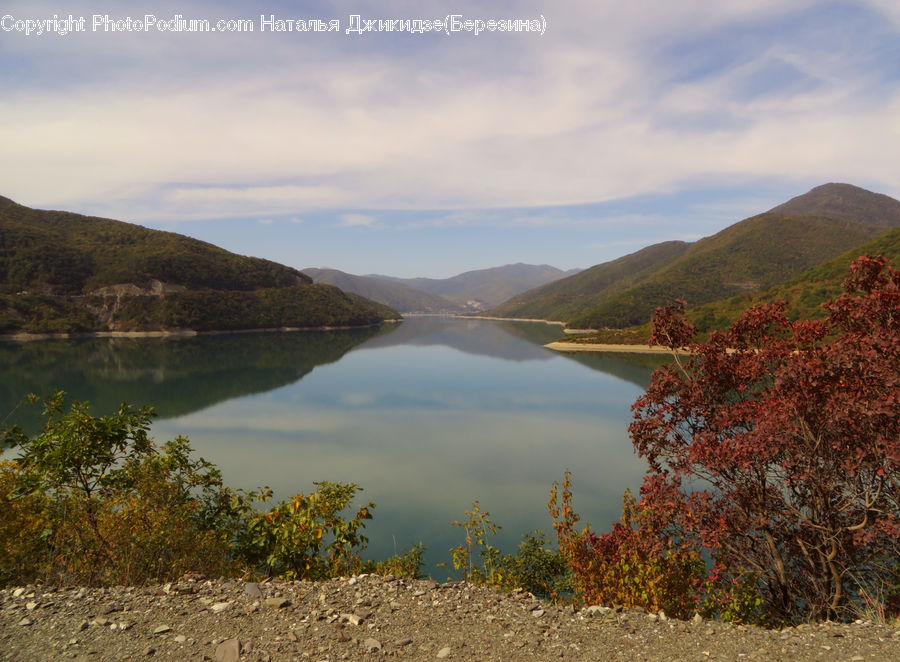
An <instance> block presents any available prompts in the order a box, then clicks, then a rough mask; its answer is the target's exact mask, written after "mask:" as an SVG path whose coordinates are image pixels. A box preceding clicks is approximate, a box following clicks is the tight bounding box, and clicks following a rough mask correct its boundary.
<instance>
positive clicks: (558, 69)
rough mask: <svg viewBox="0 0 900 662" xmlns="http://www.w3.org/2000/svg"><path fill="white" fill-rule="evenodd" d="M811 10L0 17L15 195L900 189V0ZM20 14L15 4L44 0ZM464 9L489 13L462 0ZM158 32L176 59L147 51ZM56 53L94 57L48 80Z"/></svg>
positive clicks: (268, 203) (303, 210) (694, 3)
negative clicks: (239, 31) (112, 29)
mask: <svg viewBox="0 0 900 662" xmlns="http://www.w3.org/2000/svg"><path fill="white" fill-rule="evenodd" d="M820 4H821V3H815V2H811V1H810V2H792V3H787V4H785V3H783V2H776V1H775V0H771V1H770V0H758V1H755V2H742V3H721V2H712V1H711V0H710V1H702V0H691V1H688V2H681V3H666V2H662V1H659V2H656V1H650V0H648V1H647V2H641V3H633V5H629V6H624V5H621V3H616V5H615V9H614V10H613V5H612V4H611V3H596V2H587V0H584V1H573V2H571V3H566V4H565V5H558V6H554V7H552V8H550V7H541V6H540V3H537V2H521V3H510V4H509V5H508V8H507V9H506V10H505V11H504V12H503V13H504V15H505V14H514V15H518V14H523V15H526V16H527V15H530V14H531V13H534V12H537V13H541V12H544V13H546V14H547V17H548V20H549V22H550V29H549V30H548V32H547V34H546V35H544V36H543V37H541V36H538V35H533V34H520V35H505V36H503V37H501V36H499V35H496V34H494V35H481V36H479V37H478V38H477V40H476V39H475V38H474V37H471V38H466V37H465V36H463V35H456V36H453V37H452V38H447V39H445V38H443V37H435V36H434V35H430V36H425V35H418V36H415V38H413V36H411V35H405V36H403V35H388V34H384V35H369V36H367V37H366V38H365V39H363V38H361V37H352V36H348V35H346V34H343V33H341V34H331V35H329V34H322V35H312V34H309V35H305V36H303V38H302V39H301V38H298V36H297V35H291V36H290V39H287V38H283V37H279V36H277V35H271V34H265V35H263V34H260V33H256V34H254V35H248V36H247V37H246V38H238V37H234V36H226V35H218V36H214V35H188V34H184V35H175V36H167V37H165V42H163V37H160V36H157V35H131V37H133V38H131V39H130V40H123V39H118V38H117V39H112V38H108V36H104V35H83V36H84V37H85V38H84V39H81V40H80V41H78V40H77V39H70V40H68V41H67V40H65V39H43V40H41V41H40V42H38V41H37V40H32V41H26V40H25V39H24V38H23V39H18V38H15V39H13V38H12V37H13V36H12V35H7V34H6V33H4V34H3V35H2V38H3V40H4V47H5V49H6V51H8V52H9V54H10V56H11V60H10V61H12V62H19V63H20V66H21V67H22V69H20V70H18V74H17V75H13V74H11V73H7V74H6V75H4V76H2V80H3V81H4V82H5V83H7V84H6V85H5V89H4V95H3V98H2V100H0V143H2V144H3V145H4V153H5V154H7V155H9V158H6V159H4V164H3V165H0V176H2V179H3V181H4V190H3V191H2V193H3V194H5V195H10V196H11V197H13V198H15V199H17V200H19V201H20V202H23V203H25V204H32V205H36V206H47V205H53V206H56V207H69V208H79V209H84V210H89V211H91V212H92V213H102V214H107V215H113V216H117V217H121V218H129V219H138V220H140V219H159V220H166V219H169V220H190V219H201V218H202V219H205V218H217V217H226V216H232V217H234V216H240V215H248V216H251V217H266V216H276V215H299V214H307V213H310V212H319V211H322V210H335V211H336V213H339V212H340V211H343V210H347V209H366V210H380V209H384V210H387V209H396V210H446V211H448V212H450V213H447V214H444V215H442V216H441V217H440V218H434V219H424V220H422V221H420V224H421V225H422V226H427V225H432V226H435V225H440V224H444V226H446V225H453V224H457V225H464V224H473V225H474V224H477V223H480V222H484V221H486V222H491V218H490V216H489V215H487V214H486V212H485V214H482V216H481V218H480V219H479V218H474V217H466V216H465V213H466V210H470V209H473V208H474V209H482V210H503V209H508V208H511V207H512V208H516V209H519V210H521V209H523V208H527V207H537V206H543V207H552V206H564V205H577V204H590V203H596V202H603V201H609V200H616V199H623V198H627V197H629V196H637V195H641V194H645V193H647V192H655V193H665V192H674V191H677V190H680V189H683V188H684V187H686V186H689V185H696V183H697V182H703V181H716V180H718V179H720V178H723V177H725V178H728V177H733V178H742V179H744V180H751V179H754V178H759V177H768V178H773V179H779V178H781V179H788V180H796V179H798V178H799V179H802V180H803V181H804V182H805V181H810V180H812V181H816V180H822V181H832V180H844V181H853V182H868V183H872V184H879V186H878V188H879V189H880V190H882V191H884V192H887V193H894V192H896V191H897V186H898V185H897V184H896V182H898V181H900V162H898V161H897V160H896V159H895V158H893V157H892V155H893V153H894V152H895V151H896V150H895V149H892V148H891V146H896V145H897V144H898V143H900V127H898V125H897V122H896V117H897V116H898V111H900V91H898V87H900V86H898V84H897V83H898V80H897V79H898V76H900V71H897V70H896V64H895V63H892V62H887V60H888V59H889V58H886V57H885V55H884V53H890V52H892V51H891V50H890V48H889V45H890V44H891V43H895V42H896V39H897V38H898V36H900V35H898V34H897V30H898V27H897V26H898V23H896V22H895V23H890V22H883V24H879V25H875V23H873V21H872V19H871V16H872V11H873V9H872V8H873V7H874V8H875V10H878V11H883V12H885V15H888V16H891V17H895V16H896V12H893V11H892V10H891V7H892V5H891V4H890V3H888V2H879V1H878V0H871V2H870V3H868V4H866V3H846V4H844V5H841V6H842V7H845V9H844V10H842V11H843V12H844V13H842V14H836V15H833V14H829V13H828V11H830V10H829V9H828V8H821V7H820ZM788 5H789V6H788ZM85 6H86V5H85ZM27 7H28V5H21V6H20V7H18V8H17V11H19V12H25V11H31V12H32V13H34V12H36V11H38V10H37V9H34V10H29V9H27ZM362 7H363V8H364V9H365V10H366V11H369V13H370V14H371V15H373V16H375V17H378V16H381V17H384V16H391V15H399V16H403V15H405V14H406V13H409V12H411V11H413V10H412V9H410V5H409V4H408V3H401V2H397V3H381V4H378V3H372V4H369V5H362ZM239 8H240V5H235V6H234V7H232V9H231V10H230V11H238V9H239ZM288 8H289V7H288V5H284V6H283V7H281V9H284V10H285V11H287V10H288ZM96 11H100V10H99V9H97V10H95V9H91V10H90V11H89V12H88V13H92V12H96ZM110 11H112V10H110ZM222 11H223V10H221V9H218V8H217V7H216V6H214V5H212V4H201V5H199V6H198V8H197V9H196V10H195V9H194V8H193V7H192V13H196V14H197V15H200V16H202V15H204V14H208V15H210V16H218V15H219V14H221V13H222ZM273 11H275V10H274V9H273ZM835 11H836V10H835ZM360 12H363V9H360ZM423 12H425V10H424V9H420V8H419V6H418V5H417V6H416V9H415V13H416V15H419V14H421V13H423ZM460 12H462V13H468V14H469V15H473V16H478V15H480V14H484V13H485V10H484V9H483V6H482V5H479V4H477V3H474V2H464V3H461V4H460ZM276 13H277V11H276ZM335 13H336V14H337V15H339V16H342V14H340V12H335ZM425 13H427V12H425ZM51 15H52V12H51ZM804 25H809V26H810V28H809V29H808V30H805V29H803V26H804ZM845 25H847V26H849V27H852V28H853V31H850V29H849V27H847V28H845V27H844V26H845ZM819 33H821V34H824V35H826V37H827V39H825V40H824V41H822V40H821V38H820V37H817V34H819ZM75 37H78V36H77V35H75ZM369 37H372V38H371V39H369ZM79 38H80V37H79ZM240 39H245V41H240ZM162 43H165V44H166V47H167V49H169V50H168V51H167V53H168V54H166V55H163V56H159V57H157V56H155V55H154V56H153V57H151V52H154V51H155V50H159V47H160V45H161V44H162ZM251 43H252V44H253V45H254V48H253V49H240V48H236V44H245V45H246V44H251ZM879 49H881V50H879ZM885 49H887V50H885ZM54 53H65V54H66V57H65V58H64V60H65V62H67V66H69V65H71V66H72V67H73V68H77V69H78V70H79V71H81V72H86V73H82V74H80V75H79V76H74V75H70V76H66V77H60V78H54V76H57V75H58V74H55V73H54V70H53V66H55V65H53V66H51V65H52V64H53V63H55V62H57V61H58V58H55V57H53V55H54ZM113 53H115V54H116V57H115V58H113V57H110V56H111V54H113ZM879 53H881V55H879ZM186 62H187V63H188V65H187V66H186V65H185V63H186ZM21 63H24V64H21ZM301 65H302V66H301ZM32 70H33V72H32ZM26 72H31V73H34V78H33V79H31V78H29V75H27V74H26ZM29 80H32V81H38V80H39V81H40V85H37V84H35V83H29V82H28V81H29ZM63 108H64V109H65V112H61V111H60V109H63ZM516 213H517V215H518V218H519V220H520V221H521V222H523V223H530V224H540V223H547V224H551V223H553V222H554V221H553V216H552V215H549V216H548V215H544V216H531V215H528V214H523V213H521V212H516ZM375 222H376V221H375V218H374V217H373V216H368V215H365V214H345V215H343V216H341V217H340V225H341V226H345V227H347V226H366V227H372V226H373V225H374V224H375ZM410 226H412V223H411V224H410Z"/></svg>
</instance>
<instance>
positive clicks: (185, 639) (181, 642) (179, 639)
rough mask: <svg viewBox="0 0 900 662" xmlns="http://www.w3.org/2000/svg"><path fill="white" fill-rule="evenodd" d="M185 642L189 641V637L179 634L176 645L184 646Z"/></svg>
mask: <svg viewBox="0 0 900 662" xmlns="http://www.w3.org/2000/svg"><path fill="white" fill-rule="evenodd" d="M185 641H187V637H185V636H184V635H183V634H179V635H178V636H177V637H175V643H176V644H183V643H184V642H185Z"/></svg>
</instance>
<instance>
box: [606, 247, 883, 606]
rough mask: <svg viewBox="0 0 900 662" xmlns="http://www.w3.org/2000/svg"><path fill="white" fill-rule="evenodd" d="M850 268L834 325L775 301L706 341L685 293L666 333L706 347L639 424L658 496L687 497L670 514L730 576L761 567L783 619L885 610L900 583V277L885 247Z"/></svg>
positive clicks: (671, 373)
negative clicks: (797, 317) (690, 316)
mask: <svg viewBox="0 0 900 662" xmlns="http://www.w3.org/2000/svg"><path fill="white" fill-rule="evenodd" d="M850 270H851V273H850V276H849V277H848V278H847V279H846V281H845V284H844V287H845V294H843V295H842V296H840V297H839V298H838V299H836V300H834V301H832V302H830V303H828V304H824V305H825V307H826V308H827V310H828V311H829V315H828V317H827V319H826V320H824V321H797V322H792V321H789V320H788V319H787V317H786V316H785V305H784V303H783V302H782V303H776V304H771V305H760V306H756V307H753V308H751V309H749V310H747V311H746V312H745V313H744V315H743V316H742V317H741V318H740V319H739V320H738V321H737V322H735V323H734V324H733V325H732V326H731V328H730V329H729V330H728V331H726V332H713V334H712V335H711V337H710V339H709V342H707V343H705V344H695V345H692V344H690V341H691V337H692V336H693V333H694V329H693V328H692V327H691V325H690V324H689V323H687V322H686V321H685V320H684V317H683V315H682V313H683V310H684V303H683V302H679V303H677V304H675V305H671V306H667V307H665V308H662V309H659V310H658V311H657V314H656V316H655V318H654V334H653V338H652V339H651V342H653V343H659V344H664V345H666V346H668V347H671V348H678V347H683V346H687V347H688V348H689V349H690V350H691V352H692V353H691V356H690V357H689V358H687V359H683V358H679V357H678V356H677V355H676V357H675V359H676V360H675V363H673V364H672V365H671V366H669V367H667V368H662V369H660V370H658V371H657V372H656V373H654V376H653V379H652V383H651V385H650V387H649V388H648V390H647V393H646V394H645V395H644V396H642V397H641V398H640V399H638V401H637V402H636V403H635V405H634V407H633V411H634V420H633V422H632V424H631V425H630V426H629V432H630V434H631V437H632V440H633V442H634V445H635V449H636V450H637V452H638V453H639V454H640V455H641V456H642V457H644V458H646V460H647V461H648V463H649V467H650V470H649V474H648V476H647V477H646V478H645V483H644V487H643V488H642V495H643V498H644V499H645V500H647V503H648V504H651V505H652V504H658V503H660V502H661V501H660V499H659V498H658V497H659V496H660V495H664V494H671V493H672V491H677V492H679V493H680V494H682V498H680V499H675V500H671V503H672V504H673V506H674V508H673V509H672V510H671V512H670V513H667V516H671V520H669V526H670V527H672V528H674V529H675V530H677V531H680V532H681V533H680V534H679V535H680V536H681V537H682V538H684V539H694V538H696V539H697V540H698V541H699V542H700V543H701V544H702V545H703V546H704V547H705V548H707V549H708V550H709V551H710V554H711V557H712V559H713V562H714V573H713V574H714V576H717V577H725V578H730V580H731V581H732V582H737V581H738V579H741V580H742V581H744V580H746V579H747V578H750V579H751V581H752V582H753V584H754V585H753V586H752V587H751V588H752V589H753V590H754V591H755V592H757V593H758V595H760V596H761V597H762V599H763V602H764V606H765V609H766V610H767V612H768V615H769V616H770V617H771V618H773V619H776V620H780V621H789V622H798V621H802V620H806V619H809V618H813V619H821V618H846V617H849V616H851V615H853V614H855V613H857V612H858V610H859V609H861V608H871V607H872V606H873V605H875V606H876V607H878V608H881V609H883V608H884V607H885V605H887V604H888V602H889V599H890V596H891V594H892V593H896V592H897V576H898V574H897V569H896V567H897V564H898V548H900V273H898V271H897V270H895V269H893V268H890V267H888V266H886V263H885V260H884V259H883V258H881V257H860V258H858V259H857V260H856V261H854V262H853V264H852V265H851V268H850ZM614 533H615V532H614ZM598 551H603V550H600V549H599V548H598Z"/></svg>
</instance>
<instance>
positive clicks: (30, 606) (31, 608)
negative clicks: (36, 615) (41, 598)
mask: <svg viewBox="0 0 900 662" xmlns="http://www.w3.org/2000/svg"><path fill="white" fill-rule="evenodd" d="M37 606H38V603H37V602H26V603H25V609H27V610H28V611H34V610H35V609H37Z"/></svg>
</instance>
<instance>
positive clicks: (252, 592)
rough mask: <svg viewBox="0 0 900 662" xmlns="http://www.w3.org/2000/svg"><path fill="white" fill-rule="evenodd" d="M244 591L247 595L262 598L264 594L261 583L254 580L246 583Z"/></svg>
mask: <svg viewBox="0 0 900 662" xmlns="http://www.w3.org/2000/svg"><path fill="white" fill-rule="evenodd" d="M244 593H245V594H246V595H249V596H250V597H251V598H261V597H262V596H263V594H262V591H261V590H260V588H259V584H254V583H253V582H248V583H247V584H244Z"/></svg>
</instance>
